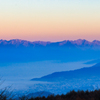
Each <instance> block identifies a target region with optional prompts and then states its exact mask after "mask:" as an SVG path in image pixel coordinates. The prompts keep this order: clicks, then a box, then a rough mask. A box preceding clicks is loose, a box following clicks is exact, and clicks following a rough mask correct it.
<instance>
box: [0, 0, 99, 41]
mask: <svg viewBox="0 0 100 100" xmlns="http://www.w3.org/2000/svg"><path fill="white" fill-rule="evenodd" d="M5 2H6V3H5ZM0 8H1V9H0V38H1V39H7V40H9V39H16V38H18V39H25V40H30V41H36V40H42V41H60V40H67V39H68V40H73V39H79V38H81V39H87V40H90V41H92V40H94V39H97V40H100V1H99V0H96V1H93V0H91V2H90V1H89V0H84V1H83V0H76V1H75V0H70V1H67V0H66V1H65V0H62V1H60V0H54V1H53V0H40V1H39V0H37V1H34V0H33V1H32V0H30V1H27V0H22V1H20V0H18V1H17V2H16V1H11V0H9V1H8V0H3V1H0Z"/></svg>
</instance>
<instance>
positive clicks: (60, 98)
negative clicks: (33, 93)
mask: <svg viewBox="0 0 100 100" xmlns="http://www.w3.org/2000/svg"><path fill="white" fill-rule="evenodd" d="M28 100H100V90H95V91H90V92H89V91H85V92H84V91H78V92H75V91H71V92H69V93H67V94H66V95H63V94H62V95H56V96H53V95H51V96H48V97H47V98H45V97H37V98H30V99H28Z"/></svg>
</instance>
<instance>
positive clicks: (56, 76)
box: [31, 63, 100, 82]
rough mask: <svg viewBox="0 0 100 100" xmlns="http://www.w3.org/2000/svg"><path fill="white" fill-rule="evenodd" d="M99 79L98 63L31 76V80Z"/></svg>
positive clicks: (99, 66) (99, 69)
mask: <svg viewBox="0 0 100 100" xmlns="http://www.w3.org/2000/svg"><path fill="white" fill-rule="evenodd" d="M96 78H98V79H100V63H98V64H96V65H94V66H92V67H85V68H81V69H77V70H71V71H62V72H54V73H52V74H49V75H46V76H43V77H41V78H33V79H31V80H32V81H51V82H56V81H57V82H59V81H65V80H67V81H68V80H70V79H71V80H72V79H96Z"/></svg>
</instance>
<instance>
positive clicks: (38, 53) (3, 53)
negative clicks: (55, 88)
mask: <svg viewBox="0 0 100 100" xmlns="http://www.w3.org/2000/svg"><path fill="white" fill-rule="evenodd" d="M95 59H100V41H97V40H94V41H92V42H89V41H87V40H82V39H78V40H74V41H69V40H65V41H60V42H44V41H34V42H31V41H26V40H20V39H13V40H9V41H7V40H0V64H1V63H6V62H7V63H10V62H11V63H12V62H16V63H17V62H34V61H45V60H46V61H47V60H53V61H59V62H72V61H84V60H95Z"/></svg>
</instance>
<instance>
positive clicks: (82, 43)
mask: <svg viewBox="0 0 100 100" xmlns="http://www.w3.org/2000/svg"><path fill="white" fill-rule="evenodd" d="M37 46H38V47H39V46H47V47H51V46H64V47H100V41H98V40H94V41H92V42H90V41H87V40H85V39H78V40H73V41H72V40H64V41H60V42H45V41H34V42H31V41H27V40H20V39H12V40H9V41H7V40H0V47H37Z"/></svg>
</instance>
